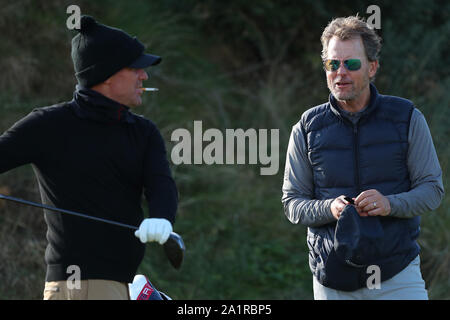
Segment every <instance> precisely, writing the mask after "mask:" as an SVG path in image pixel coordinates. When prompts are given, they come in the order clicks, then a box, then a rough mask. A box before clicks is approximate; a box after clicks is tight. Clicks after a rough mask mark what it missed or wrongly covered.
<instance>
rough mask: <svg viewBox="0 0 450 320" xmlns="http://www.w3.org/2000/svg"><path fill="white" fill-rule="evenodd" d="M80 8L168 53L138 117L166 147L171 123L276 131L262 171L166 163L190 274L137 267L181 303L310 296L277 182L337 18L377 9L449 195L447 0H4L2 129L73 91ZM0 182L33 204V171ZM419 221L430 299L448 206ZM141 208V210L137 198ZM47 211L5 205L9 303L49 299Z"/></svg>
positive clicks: (1, 295)
mask: <svg viewBox="0 0 450 320" xmlns="http://www.w3.org/2000/svg"><path fill="white" fill-rule="evenodd" d="M70 4H77V5H79V6H80V8H81V11H82V13H83V14H90V15H92V16H94V17H95V18H96V19H98V20H99V21H100V22H102V23H104V24H108V25H112V26H115V27H118V28H121V29H124V30H126V31H127V32H128V33H130V34H132V35H137V36H138V38H139V39H140V40H141V41H142V42H144V43H145V44H146V46H147V48H148V49H147V52H151V53H154V54H158V55H161V56H162V57H163V62H162V63H161V64H160V65H158V66H156V67H154V68H151V69H150V70H149V74H150V78H149V80H148V81H147V85H148V86H154V87H158V88H159V89H160V91H159V92H158V93H156V94H148V95H146V96H145V98H144V104H143V105H142V106H141V107H139V108H138V109H135V110H134V111H135V112H136V113H139V114H143V115H144V116H146V117H148V118H149V119H152V120H153V121H154V122H155V123H156V124H157V125H158V127H159V128H160V130H161V132H162V134H163V136H164V138H165V141H166V146H167V149H168V155H169V156H170V151H171V149H172V147H173V143H172V142H171V141H170V136H171V133H172V132H173V130H175V129H177V128H186V129H188V130H189V131H191V132H193V121H194V120H202V121H203V130H206V129H207V128H217V129H219V130H221V131H222V132H224V131H225V129H226V128H234V129H236V128H243V129H244V130H245V129H247V128H255V129H259V128H267V129H272V128H278V129H280V149H279V152H280V170H279V171H278V174H276V175H273V176H261V175H259V168H260V165H213V166H208V165H179V166H174V165H173V166H172V170H173V174H174V178H175V180H176V183H177V186H178V188H179V192H180V205H179V210H178V216H177V222H176V224H175V229H174V230H175V231H176V232H178V233H180V234H181V235H182V236H183V238H184V241H185V243H186V246H187V251H186V256H185V261H184V264H183V266H182V269H181V271H176V270H173V269H171V267H170V266H169V263H168V261H167V259H166V258H165V257H164V254H163V251H162V248H161V247H160V246H158V245H156V244H149V245H148V249H147V253H146V257H145V260H144V262H143V263H142V265H141V267H140V270H139V272H140V273H144V274H146V275H147V276H148V277H149V278H150V279H151V281H152V283H153V284H154V285H155V286H156V287H157V288H158V289H160V290H161V291H163V292H166V293H167V294H168V295H169V296H171V297H172V298H173V299H312V275H311V273H310V271H309V267H308V253H307V247H306V239H305V238H306V230H305V228H304V227H303V226H300V225H292V224H290V223H289V222H288V221H287V219H286V218H285V217H284V214H283V210H282V205H281V202H280V199H281V185H282V180H283V169H284V160H285V152H286V147H287V142H288V139H289V134H290V129H291V127H292V126H293V125H294V124H295V123H296V122H297V121H298V120H299V118H300V116H301V114H302V113H303V112H304V111H305V110H306V109H308V108H310V107H312V106H314V105H317V104H320V103H322V102H324V101H325V100H326V99H327V97H328V89H327V87H326V81H325V76H324V74H323V71H322V67H321V60H320V50H321V45H320V40H319V39H320V35H321V33H322V30H323V28H324V27H325V26H326V24H327V23H328V22H329V21H330V20H331V19H332V18H334V17H338V16H347V15H353V14H356V13H359V14H360V16H365V17H368V14H366V8H367V7H368V6H369V5H371V4H377V5H379V6H380V9H381V27H382V29H381V30H380V34H381V36H382V37H383V40H384V41H383V42H384V45H383V49H382V53H381V60H380V63H381V68H380V70H379V73H378V75H377V79H376V82H375V84H376V86H377V88H378V89H379V91H380V92H381V93H384V94H390V95H397V96H403V97H405V98H408V99H411V100H413V101H414V102H415V103H416V105H417V107H418V108H419V109H420V110H421V111H422V112H423V113H424V115H425V117H426V119H427V121H428V124H429V126H430V129H431V132H432V135H433V139H434V143H435V146H436V149H437V153H438V156H439V160H440V163H441V167H442V170H443V174H444V187H445V188H446V190H448V186H449V184H448V182H449V180H448V174H447V173H448V171H449V163H448V162H449V156H450V149H449V143H448V142H449V141H448V139H449V136H450V134H449V118H450V109H449V105H450V104H449V102H450V101H449V100H450V93H449V91H448V88H449V87H450V78H449V74H450V72H449V69H450V67H449V66H450V61H449V56H448V53H449V42H448V39H449V38H450V37H449V36H450V19H449V12H450V4H449V3H448V1H437V0H436V1H426V2H424V1H418V0H413V1H396V2H395V3H392V2H384V1H383V2H381V1H375V2H374V1H360V0H354V1H342V0H339V1H314V0H302V1H296V2H292V1H275V0H267V1H243V0H230V1H227V2H221V1H193V0H186V1H176V0H154V1H142V0H141V1H140V0H136V1H122V0H120V1H118V0H116V1H112V0H109V1H108V0H101V1H95V2H93V1H57V0H47V1H43V0H34V1H32V0H18V1H6V0H0V6H1V8H2V10H1V11H0V34H1V35H2V37H1V41H0V57H1V59H0V70H1V74H0V111H1V114H2V116H1V117H0V130H1V132H3V131H5V130H6V129H7V128H9V127H10V126H11V125H12V124H13V123H14V122H16V121H17V120H18V119H20V118H21V117H23V116H25V115H26V114H27V113H29V112H30V111H31V110H32V109H33V108H35V107H40V106H45V105H51V104H54V103H57V102H61V101H66V100H70V99H71V97H72V92H73V89H74V86H75V83H76V81H75V77H74V75H73V67H72V62H71V59H70V41H71V38H72V37H73V36H74V35H75V32H74V31H69V30H67V28H66V19H67V18H68V14H66V8H67V6H68V5H70ZM0 191H1V192H9V193H11V194H12V195H14V196H16V197H23V198H25V199H29V200H34V201H40V196H39V192H38V189H37V183H36V180H35V178H34V175H33V172H32V170H31V167H30V166H24V167H21V168H17V169H15V170H12V171H10V172H7V173H4V174H2V175H1V176H0ZM449 199H450V198H449V196H448V195H447V196H446V197H445V199H444V201H443V203H442V204H441V206H440V207H439V209H437V210H436V211H434V212H430V213H428V214H426V215H424V216H423V219H422V229H421V230H422V233H421V237H420V239H419V243H420V245H421V247H422V252H421V259H422V272H423V276H424V278H425V280H426V285H427V289H428V290H429V295H430V298H432V299H449V298H450V293H449V292H450V291H449V288H450V277H449V273H450V252H449V248H448V243H449V242H450V241H449V240H450V239H449V238H450V236H449V234H450V233H449V231H448V230H449V229H450V214H449V207H450V203H449V202H450V200H449ZM143 206H144V208H145V204H144V203H143ZM45 231H46V227H45V223H44V220H43V216H42V212H41V211H40V210H38V209H35V208H28V207H24V206H19V205H15V204H11V203H4V202H2V203H0V241H1V242H0V243H1V245H0V299H41V298H42V290H43V284H44V275H45V265H44V258H43V257H44V251H45V245H46V240H45Z"/></svg>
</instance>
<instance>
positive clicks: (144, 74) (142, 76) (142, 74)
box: [139, 69, 148, 80]
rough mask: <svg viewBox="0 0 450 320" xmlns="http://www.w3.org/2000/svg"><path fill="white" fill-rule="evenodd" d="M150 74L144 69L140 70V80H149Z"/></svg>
mask: <svg viewBox="0 0 450 320" xmlns="http://www.w3.org/2000/svg"><path fill="white" fill-rule="evenodd" d="M147 79H148V74H147V72H146V71H145V70H144V69H139V80H147Z"/></svg>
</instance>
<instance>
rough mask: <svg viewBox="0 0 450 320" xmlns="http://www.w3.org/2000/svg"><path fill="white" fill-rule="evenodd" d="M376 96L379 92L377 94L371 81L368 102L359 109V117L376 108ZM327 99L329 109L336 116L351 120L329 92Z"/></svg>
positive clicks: (365, 115) (363, 116)
mask: <svg viewBox="0 0 450 320" xmlns="http://www.w3.org/2000/svg"><path fill="white" fill-rule="evenodd" d="M378 97H379V94H378V90H377V88H376V87H375V85H374V84H373V83H370V100H369V104H368V105H367V106H366V107H365V108H364V109H363V110H362V111H360V115H359V119H362V118H366V117H367V116H368V115H369V114H371V113H372V112H374V110H375V109H376V108H377V105H378ZM328 101H329V104H330V108H331V111H332V112H333V113H334V114H335V115H336V116H338V117H339V118H341V119H347V120H350V121H351V119H350V116H349V115H348V114H346V113H345V112H344V110H342V109H341V107H339V104H338V101H337V99H336V98H335V97H334V96H333V95H332V94H331V93H330V96H329V100H328Z"/></svg>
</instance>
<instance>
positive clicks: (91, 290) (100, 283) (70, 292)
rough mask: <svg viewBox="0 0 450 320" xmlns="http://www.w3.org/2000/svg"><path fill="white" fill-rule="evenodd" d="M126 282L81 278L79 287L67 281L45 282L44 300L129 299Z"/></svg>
mask: <svg viewBox="0 0 450 320" xmlns="http://www.w3.org/2000/svg"><path fill="white" fill-rule="evenodd" d="M129 299H130V295H129V293H128V284H127V283H122V282H117V281H111V280H95V279H94V280H81V281H80V285H79V288H76V287H75V288H72V286H71V283H70V282H69V286H68V282H67V281H52V282H46V283H45V288H44V300H129Z"/></svg>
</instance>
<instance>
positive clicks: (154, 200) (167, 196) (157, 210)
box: [144, 125, 178, 224]
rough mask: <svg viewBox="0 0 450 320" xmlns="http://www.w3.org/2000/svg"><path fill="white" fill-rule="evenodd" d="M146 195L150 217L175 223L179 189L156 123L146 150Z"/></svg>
mask: <svg viewBox="0 0 450 320" xmlns="http://www.w3.org/2000/svg"><path fill="white" fill-rule="evenodd" d="M144 195H145V198H146V200H147V203H148V208H149V217H150V218H165V219H167V220H169V221H170V222H171V223H172V224H174V223H175V216H176V211H177V206H178V191H177V187H176V184H175V181H174V180H173V178H172V174H171V171H170V167H169V162H168V160H167V153H166V148H165V145H164V140H163V138H162V136H161V134H160V132H159V130H158V129H157V128H156V126H154V125H151V133H150V137H149V141H148V145H147V148H146V151H145V164H144Z"/></svg>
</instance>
